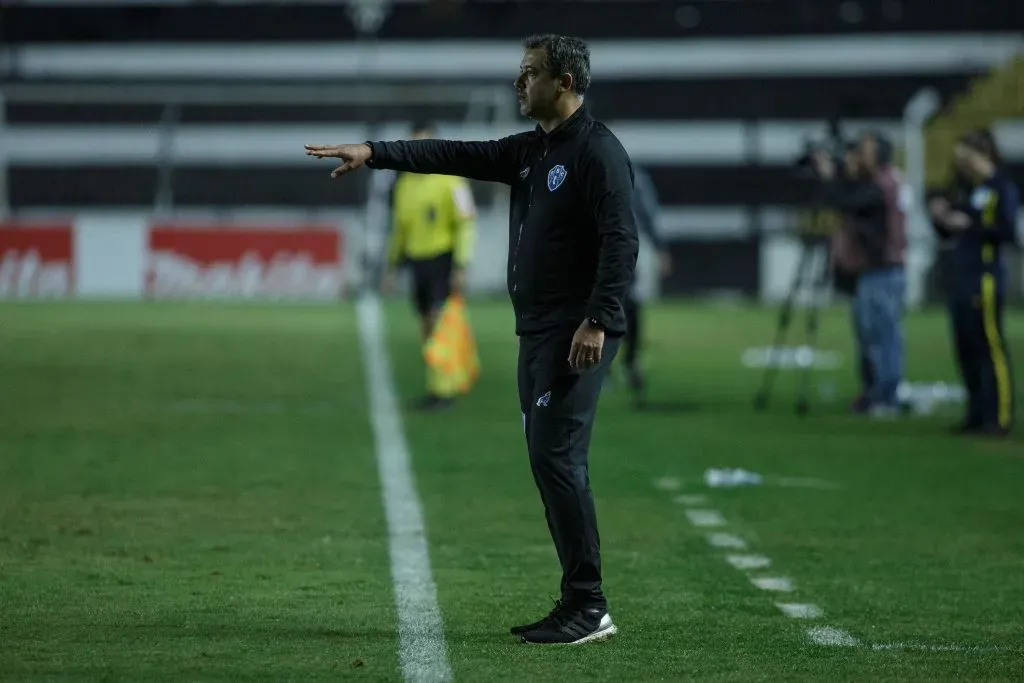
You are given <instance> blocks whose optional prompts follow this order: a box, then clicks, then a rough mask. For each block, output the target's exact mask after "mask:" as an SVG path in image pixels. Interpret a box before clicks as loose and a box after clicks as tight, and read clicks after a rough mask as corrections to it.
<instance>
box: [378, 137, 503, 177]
mask: <svg viewBox="0 0 1024 683" xmlns="http://www.w3.org/2000/svg"><path fill="white" fill-rule="evenodd" d="M522 138H523V136H522V135H513V136H510V137H506V138H501V139H499V140H488V141H483V142H461V141H457V140H399V141H395V142H370V143H367V144H369V146H370V148H371V149H372V154H371V156H370V159H369V161H368V162H367V165H368V166H370V167H371V168H391V169H395V170H396V171H407V172H410V173H438V174H441V175H453V176H461V177H463V178H471V179H473V180H482V181H487V182H496V183H505V184H512V183H513V182H515V181H516V180H517V179H518V177H519V168H518V162H519V157H520V154H519V151H520V148H521V146H522Z"/></svg>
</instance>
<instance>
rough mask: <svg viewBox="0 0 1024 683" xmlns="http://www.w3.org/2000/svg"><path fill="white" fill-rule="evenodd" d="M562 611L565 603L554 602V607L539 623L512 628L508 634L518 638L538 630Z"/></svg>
mask: <svg viewBox="0 0 1024 683" xmlns="http://www.w3.org/2000/svg"><path fill="white" fill-rule="evenodd" d="M563 609H565V603H564V602H562V601H561V600H555V606H554V607H553V608H552V609H551V611H550V612H548V615H547V616H546V617H544V618H543V619H541V620H540V621H535V622H533V623H532V624H523V625H522V626H513V627H512V628H510V629H509V633H511V634H512V635H514V636H518V635H522V634H524V633H526V632H527V631H533V630H534V629H538V628H540V627H541V626H543V625H544V622H546V621H548V620H549V619H551V618H553V617H554V616H555V615H556V614H557V613H558V612H560V611H561V610H563Z"/></svg>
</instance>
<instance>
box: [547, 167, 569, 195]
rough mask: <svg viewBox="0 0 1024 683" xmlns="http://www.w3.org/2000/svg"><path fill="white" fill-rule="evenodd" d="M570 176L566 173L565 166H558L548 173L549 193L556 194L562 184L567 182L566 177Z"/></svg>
mask: <svg viewBox="0 0 1024 683" xmlns="http://www.w3.org/2000/svg"><path fill="white" fill-rule="evenodd" d="M566 175H568V174H567V173H566V171H565V166H562V164H558V165H557V166H554V167H553V168H552V169H551V170H550V171H548V191H549V192H554V191H555V190H557V189H558V188H559V187H561V186H562V183H563V182H565V176H566Z"/></svg>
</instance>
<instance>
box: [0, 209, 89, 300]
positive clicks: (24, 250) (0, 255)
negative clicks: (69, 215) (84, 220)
mask: <svg viewBox="0 0 1024 683" xmlns="http://www.w3.org/2000/svg"><path fill="white" fill-rule="evenodd" d="M73 231H74V228H73V226H72V224H71V223H29V222H7V223H4V222H0V299H21V298H49V297H66V296H70V295H71V294H72V293H73V292H74V272H75V269H74V235H73Z"/></svg>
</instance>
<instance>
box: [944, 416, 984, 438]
mask: <svg viewBox="0 0 1024 683" xmlns="http://www.w3.org/2000/svg"><path fill="white" fill-rule="evenodd" d="M949 431H950V432H951V433H952V434H955V435H958V436H963V435H967V434H977V433H978V432H979V431H981V425H980V424H978V423H977V422H970V421H968V420H964V421H962V422H958V423H956V424H955V425H953V426H952V427H950V428H949Z"/></svg>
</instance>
